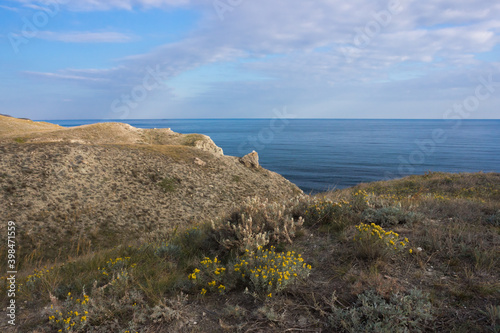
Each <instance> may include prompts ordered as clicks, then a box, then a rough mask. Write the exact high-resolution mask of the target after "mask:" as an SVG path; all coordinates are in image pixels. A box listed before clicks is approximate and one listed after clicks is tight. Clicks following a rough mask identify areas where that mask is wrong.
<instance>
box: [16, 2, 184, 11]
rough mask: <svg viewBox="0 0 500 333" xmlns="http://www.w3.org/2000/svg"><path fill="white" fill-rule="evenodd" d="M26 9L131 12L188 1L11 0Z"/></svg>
mask: <svg viewBox="0 0 500 333" xmlns="http://www.w3.org/2000/svg"><path fill="white" fill-rule="evenodd" d="M12 1H16V2H19V3H21V4H23V5H25V6H26V7H30V6H33V5H36V4H40V3H42V4H46V5H48V4H51V5H52V4H57V5H60V6H65V7H66V8H69V9H71V10H76V11H94V10H97V11H100V10H111V9H123V10H132V9H134V8H163V7H177V6H186V5H188V4H189V3H190V0H107V1H100V0H45V1H40V0H12Z"/></svg>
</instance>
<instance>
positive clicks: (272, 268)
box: [234, 246, 311, 297]
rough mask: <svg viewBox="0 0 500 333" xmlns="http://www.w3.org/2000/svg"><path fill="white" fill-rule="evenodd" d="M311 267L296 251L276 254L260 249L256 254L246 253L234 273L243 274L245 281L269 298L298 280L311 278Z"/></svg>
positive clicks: (236, 265)
mask: <svg viewBox="0 0 500 333" xmlns="http://www.w3.org/2000/svg"><path fill="white" fill-rule="evenodd" d="M310 270H311V265H308V264H306V263H305V262H304V259H303V258H302V255H300V254H296V253H295V252H294V251H291V252H290V251H288V252H286V253H279V252H276V250H275V248H274V246H271V248H270V249H269V250H265V249H263V248H262V247H259V248H258V249H257V251H256V252H250V251H248V252H246V253H245V255H244V256H243V257H241V258H240V261H239V263H237V264H235V265H234V272H236V273H237V274H241V275H240V276H241V278H242V279H243V281H250V282H251V284H252V285H253V287H254V289H255V290H256V291H257V292H264V293H265V294H266V295H267V296H268V297H272V295H273V293H277V292H280V291H282V290H284V289H285V288H286V287H287V286H288V285H290V284H291V283H293V282H295V281H296V280H297V279H298V278H306V277H307V276H309V271H310Z"/></svg>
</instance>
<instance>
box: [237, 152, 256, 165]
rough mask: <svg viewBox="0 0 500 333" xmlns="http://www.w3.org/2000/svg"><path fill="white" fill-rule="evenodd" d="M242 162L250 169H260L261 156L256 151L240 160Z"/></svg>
mask: <svg viewBox="0 0 500 333" xmlns="http://www.w3.org/2000/svg"><path fill="white" fill-rule="evenodd" d="M240 162H241V163H243V164H244V165H245V166H246V167H248V168H258V167H259V166H260V165H259V154H258V153H257V152H256V151H255V150H254V151H252V152H251V153H249V154H246V155H245V156H243V157H242V158H240Z"/></svg>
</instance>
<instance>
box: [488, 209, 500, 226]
mask: <svg viewBox="0 0 500 333" xmlns="http://www.w3.org/2000/svg"><path fill="white" fill-rule="evenodd" d="M486 222H487V223H488V224H491V225H492V226H495V227H500V211H498V212H496V214H493V215H490V216H488V217H487V218H486Z"/></svg>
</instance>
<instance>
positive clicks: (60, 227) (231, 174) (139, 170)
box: [0, 117, 301, 258]
mask: <svg viewBox="0 0 500 333" xmlns="http://www.w3.org/2000/svg"><path fill="white" fill-rule="evenodd" d="M0 120H1V121H2V123H1V126H2V128H3V129H5V128H8V129H9V130H8V131H4V132H7V134H5V135H3V136H1V137H0V154H1V156H2V158H1V159H0V198H1V199H2V200H1V201H0V214H1V215H2V216H3V218H4V219H8V220H13V221H16V222H17V223H18V225H19V241H20V244H21V246H22V247H23V253H25V254H26V255H34V256H35V257H36V256H39V257H40V258H53V257H57V256H60V255H61V254H63V253H64V254H65V255H66V256H67V255H68V254H71V253H74V252H75V251H80V250H81V248H82V246H83V247H87V248H88V247H93V248H98V247H110V246H114V245H116V244H120V243H123V242H125V243H126V242H128V241H130V235H131V234H133V235H134V239H135V240H137V239H147V238H148V237H149V235H150V233H154V234H158V233H162V232H167V231H169V230H172V229H174V228H176V227H177V226H179V225H185V224H187V223H195V222H198V221H199V220H200V219H201V218H203V219H207V218H211V217H214V216H217V215H220V214H221V213H224V212H226V211H227V210H228V209H229V208H230V207H231V206H232V205H234V204H239V203H241V202H243V200H244V199H245V198H247V197H249V196H255V195H258V196H261V197H266V198H269V199H272V200H281V199H286V198H289V197H291V196H294V195H296V194H297V193H301V191H300V189H298V188H297V187H296V186H295V185H293V184H292V183H290V182H289V181H287V180H286V179H284V178H283V177H282V176H280V175H278V174H276V173H273V172H271V171H268V170H265V169H263V168H261V167H257V168H253V167H246V166H245V165H244V164H242V163H241V162H240V159H239V158H237V157H231V156H224V155H223V154H222V149H220V148H219V147H217V146H216V145H215V144H214V143H213V141H212V140H211V139H210V138H209V137H207V136H204V135H199V134H189V135H182V134H178V133H174V132H173V131H171V130H169V129H158V130H156V129H155V130H143V129H137V128H134V127H132V126H130V125H127V124H119V123H105V124H94V125H86V126H80V127H74V128H61V127H59V126H56V125H53V126H51V125H44V124H42V125H37V124H38V123H34V122H31V121H27V120H19V119H15V118H7V117H0ZM6 124H7V125H6ZM40 128H43V129H44V130H43V132H40V131H39V129H40ZM4 227H5V225H2V226H1V227H0V229H1V232H3V231H4V230H3V229H4Z"/></svg>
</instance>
